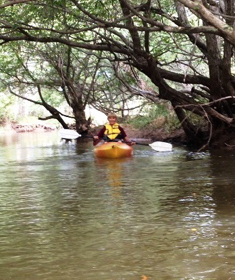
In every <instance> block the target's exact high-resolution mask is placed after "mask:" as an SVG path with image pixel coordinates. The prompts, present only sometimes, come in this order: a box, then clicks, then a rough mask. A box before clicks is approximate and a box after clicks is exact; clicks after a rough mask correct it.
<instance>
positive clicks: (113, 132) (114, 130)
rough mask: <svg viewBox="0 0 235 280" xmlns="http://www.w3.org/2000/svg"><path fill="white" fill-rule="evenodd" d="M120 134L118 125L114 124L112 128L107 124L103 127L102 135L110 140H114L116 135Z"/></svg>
mask: <svg viewBox="0 0 235 280" xmlns="http://www.w3.org/2000/svg"><path fill="white" fill-rule="evenodd" d="M120 133H121V130H120V129H119V124H117V123H115V124H114V125H113V126H112V125H110V124H109V123H107V124H106V125H105V132H104V134H105V135H107V137H108V138H109V139H111V140H114V139H116V137H117V136H118V134H120Z"/></svg>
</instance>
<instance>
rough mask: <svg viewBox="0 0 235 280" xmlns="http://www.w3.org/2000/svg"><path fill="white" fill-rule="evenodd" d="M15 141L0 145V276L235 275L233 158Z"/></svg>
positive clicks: (51, 137) (34, 279) (51, 140)
mask: <svg viewBox="0 0 235 280" xmlns="http://www.w3.org/2000/svg"><path fill="white" fill-rule="evenodd" d="M17 137H18V139H17V140H16V139H15V138H14V139H15V140H14V141H15V142H14V141H10V142H7V141H5V140H4V139H3V140H1V141H0V143H1V144H0V145H1V146H0V171H1V172H0V180H1V187H0V206H1V208H0V209H1V215H0V226H1V232H0V237H1V238H0V244H1V246H0V272H1V277H0V278H1V279H4V280H8V279H9V280H16V279H17V280H21V279H22V280H23V279H24V280H25V279H30V280H39V279H40V280H41V279H46V280H47V279H48V280H55V279H56V280H58V279H59V280H60V279H61V280H62V279H63V280H73V279H87V280H88V279H89V280H98V279H102V280H106V279H107V280H110V279H112V280H120V279H124V280H136V279H142V275H146V276H147V277H148V279H160V280H161V279H164V280H165V279H233V278H235V277H234V276H235V271H234V266H233V261H234V251H233V246H234V234H235V226H234V217H233V213H234V206H235V203H234V197H235V193H234V189H235V183H234V179H235V178H234V176H235V173H234V166H235V165H234V163H235V156H234V154H233V153H231V152H230V153H226V152H223V153H222V152H220V153H218V152H216V153H199V154H193V155H191V156H190V158H189V157H188V156H187V155H188V152H187V151H184V150H182V149H174V150H173V152H170V153H156V152H155V151H153V150H152V149H150V148H148V147H135V153H134V156H133V157H132V158H128V159H120V160H107V159H95V158H94V155H93V151H92V149H93V147H92V144H91V143H78V144H76V142H72V143H70V144H67V143H63V142H60V141H59V139H58V137H57V135H56V133H55V134H53V133H52V134H44V136H42V135H40V137H39V135H33V134H32V135H31V134H30V135H28V136H27V137H28V140H29V141H27V137H26V134H24V135H22V138H21V137H20V135H18V136H17ZM34 137H35V138H34ZM0 139H2V138H1V137H0ZM4 141H5V142H4Z"/></svg>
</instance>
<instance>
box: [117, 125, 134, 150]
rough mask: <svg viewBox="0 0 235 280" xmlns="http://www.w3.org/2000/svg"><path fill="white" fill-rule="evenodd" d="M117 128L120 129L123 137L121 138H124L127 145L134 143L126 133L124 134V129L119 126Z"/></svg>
mask: <svg viewBox="0 0 235 280" xmlns="http://www.w3.org/2000/svg"><path fill="white" fill-rule="evenodd" d="M119 129H120V131H121V134H122V137H123V139H124V141H125V142H128V143H127V144H128V145H131V146H132V145H135V142H133V141H131V140H130V139H129V138H128V137H127V134H126V132H125V130H124V129H123V128H122V127H121V126H119Z"/></svg>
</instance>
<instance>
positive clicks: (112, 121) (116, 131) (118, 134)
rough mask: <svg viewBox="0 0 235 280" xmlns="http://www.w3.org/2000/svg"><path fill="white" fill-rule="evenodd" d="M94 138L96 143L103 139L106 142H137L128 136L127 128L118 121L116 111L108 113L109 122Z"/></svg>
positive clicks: (131, 143)
mask: <svg viewBox="0 0 235 280" xmlns="http://www.w3.org/2000/svg"><path fill="white" fill-rule="evenodd" d="M93 138H94V141H93V144H94V145H97V144H98V143H99V142H100V141H101V140H104V141H105V142H117V141H120V142H127V144H128V145H134V144H135V142H133V141H131V140H130V139H129V138H128V137H127V134H126V132H125V130H124V129H123V128H122V127H121V126H120V125H119V124H118V123H117V115H116V114H115V113H110V114H108V123H107V124H105V125H104V127H103V128H102V129H101V130H100V131H99V133H98V134H97V135H96V136H94V137H93Z"/></svg>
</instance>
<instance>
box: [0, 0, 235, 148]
mask: <svg viewBox="0 0 235 280" xmlns="http://www.w3.org/2000/svg"><path fill="white" fill-rule="evenodd" d="M234 6H235V4H234V0H220V1H216V0H204V1H201V0H178V1H169V0H152V1H151V0H148V1H146V2H144V1H138V0H133V1H129V0H119V1H113V0H100V1H90V0H84V1H82V0H81V1H77V0H53V1H46V0H45V1H40V0H39V1H33V0H31V1H30V0H21V1H20V0H18V1H9V2H8V1H4V3H3V1H1V5H0V16H1V20H0V23H1V29H0V44H1V45H2V46H4V45H5V44H10V43H11V42H14V41H18V42H22V44H24V43H23V42H35V43H36V44H37V45H38V47H39V48H40V46H39V45H44V44H49V43H50V44H53V43H60V44H62V45H66V46H69V47H71V48H76V49H83V50H87V51H91V52H92V53H93V55H97V53H99V52H102V57H103V58H105V59H106V60H107V59H108V60H109V61H110V62H111V63H113V64H114V63H116V64H117V63H119V65H127V66H129V67H130V68H133V69H135V71H138V72H140V73H143V74H144V75H145V76H146V77H148V79H149V81H151V83H152V84H153V85H155V86H156V88H157V89H158V90H155V91H154V92H148V91H144V92H142V95H144V96H145V98H147V99H148V98H149V99H151V100H156V99H164V100H167V101H169V102H170V103H171V104H172V106H173V108H174V110H175V112H176V114H177V117H178V118H179V120H180V122H181V125H182V127H183V129H184V131H185V133H186V135H187V136H188V139H189V141H191V142H194V143H197V144H199V145H204V147H206V146H208V145H213V144H215V143H216V142H217V140H218V139H219V138H222V136H224V135H225V134H226V135H228V137H227V138H226V139H225V140H223V141H224V142H225V141H229V138H231V137H232V136H233V134H234V114H235V113H234V112H235V108H234V105H235V103H234V90H235V78H234V68H233V67H234V54H233V51H234V45H235V32H234V21H235V15H234V10H235V9H234ZM77 105H78V104H77ZM77 105H76V106H75V107H77Z"/></svg>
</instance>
